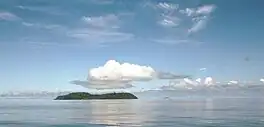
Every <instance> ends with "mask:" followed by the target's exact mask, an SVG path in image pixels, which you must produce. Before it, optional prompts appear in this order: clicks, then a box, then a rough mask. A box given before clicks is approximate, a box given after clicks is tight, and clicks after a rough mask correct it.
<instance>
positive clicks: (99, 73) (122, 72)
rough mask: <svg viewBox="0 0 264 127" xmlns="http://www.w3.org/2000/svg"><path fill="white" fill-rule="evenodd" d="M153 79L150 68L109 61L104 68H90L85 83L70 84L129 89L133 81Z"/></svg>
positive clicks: (153, 74)
mask: <svg viewBox="0 0 264 127" xmlns="http://www.w3.org/2000/svg"><path fill="white" fill-rule="evenodd" d="M154 77H155V70H154V69H153V68H151V67H150V66H141V65H136V64H130V63H122V64H121V63H119V62H117V61H115V60H109V61H107V62H106V63H105V65H104V66H100V67H97V68H92V69H90V71H89V74H88V78H87V81H72V82H71V83H72V84H76V85H81V86H83V87H86V88H91V89H120V88H130V87H133V86H132V82H134V81H149V80H152V79H153V78H154Z"/></svg>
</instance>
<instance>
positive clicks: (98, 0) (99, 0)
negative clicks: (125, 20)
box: [90, 0, 114, 5]
mask: <svg viewBox="0 0 264 127" xmlns="http://www.w3.org/2000/svg"><path fill="white" fill-rule="evenodd" d="M90 1H91V2H92V3H95V4H100V5H105V4H112V3H113V2H114V1H113V0H90Z"/></svg>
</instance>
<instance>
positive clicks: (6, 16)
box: [0, 11, 19, 21]
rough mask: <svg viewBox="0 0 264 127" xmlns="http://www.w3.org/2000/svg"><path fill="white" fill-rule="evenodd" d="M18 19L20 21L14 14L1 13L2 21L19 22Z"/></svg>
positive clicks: (0, 18)
mask: <svg viewBox="0 0 264 127" xmlns="http://www.w3.org/2000/svg"><path fill="white" fill-rule="evenodd" d="M18 19H19V17H18V16H16V15H15V14H13V13H10V12H5V11H4V12H1V11H0V20H6V21H14V20H18Z"/></svg>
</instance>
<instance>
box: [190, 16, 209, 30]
mask: <svg viewBox="0 0 264 127" xmlns="http://www.w3.org/2000/svg"><path fill="white" fill-rule="evenodd" d="M206 24H207V19H204V20H199V21H197V22H195V23H194V24H193V26H192V27H191V28H190V29H189V30H188V33H195V32H198V31H200V30H202V29H204V28H205V27H206Z"/></svg>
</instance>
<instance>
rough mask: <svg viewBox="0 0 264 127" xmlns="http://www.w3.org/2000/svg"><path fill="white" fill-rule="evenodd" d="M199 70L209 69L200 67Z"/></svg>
mask: <svg viewBox="0 0 264 127" xmlns="http://www.w3.org/2000/svg"><path fill="white" fill-rule="evenodd" d="M199 70H200V71H205V70H207V68H200V69H199Z"/></svg>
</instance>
